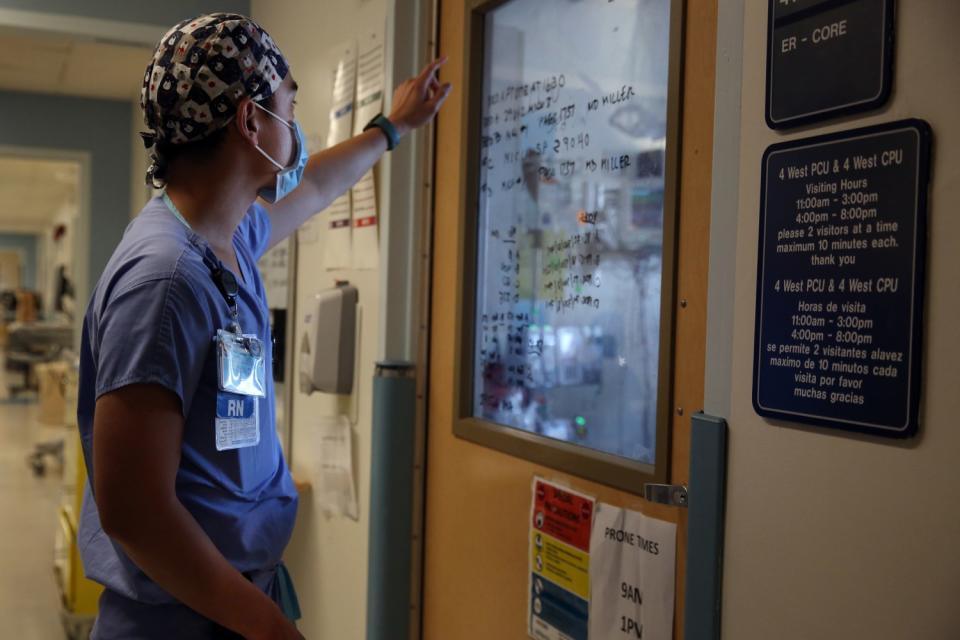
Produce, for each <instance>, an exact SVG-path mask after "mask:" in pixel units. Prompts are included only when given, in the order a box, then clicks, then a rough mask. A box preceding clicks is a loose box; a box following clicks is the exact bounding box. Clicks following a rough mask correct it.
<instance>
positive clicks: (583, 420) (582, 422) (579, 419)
mask: <svg viewBox="0 0 960 640" xmlns="http://www.w3.org/2000/svg"><path fill="white" fill-rule="evenodd" d="M575 422H576V423H577V426H578V427H583V426H585V425H586V424H587V420H586V418H584V417H583V416H577V418H576V420H575Z"/></svg>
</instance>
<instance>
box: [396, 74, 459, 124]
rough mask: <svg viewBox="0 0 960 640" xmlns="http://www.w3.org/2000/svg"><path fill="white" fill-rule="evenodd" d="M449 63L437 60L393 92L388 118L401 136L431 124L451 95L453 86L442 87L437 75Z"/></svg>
mask: <svg viewBox="0 0 960 640" xmlns="http://www.w3.org/2000/svg"><path fill="white" fill-rule="evenodd" d="M446 61H447V58H446V56H444V57H443V58H438V59H437V60H434V61H433V62H431V63H430V64H428V65H427V66H426V67H424V68H423V71H421V72H420V73H419V74H418V75H417V76H415V77H413V78H409V79H408V80H406V81H404V82H403V83H402V84H401V85H400V86H399V87H397V88H396V90H395V91H394V92H393V109H392V110H391V111H390V115H389V116H388V118H389V119H390V122H392V123H393V126H394V127H396V129H397V132H398V133H399V134H400V135H401V136H403V135H405V134H407V133H409V132H411V131H413V130H414V129H416V128H418V127H421V126H423V125H425V124H426V123H428V122H430V120H432V119H433V117H434V116H435V115H436V114H437V111H439V110H440V107H441V106H442V105H443V101H444V100H446V99H447V96H448V95H450V89H451V86H452V85H451V84H450V83H449V82H446V83H444V84H440V81H439V80H438V79H437V72H438V71H439V70H440V67H441V66H443V64H444V63H445V62H446Z"/></svg>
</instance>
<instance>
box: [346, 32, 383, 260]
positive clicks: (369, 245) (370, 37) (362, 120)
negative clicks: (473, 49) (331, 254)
mask: <svg viewBox="0 0 960 640" xmlns="http://www.w3.org/2000/svg"><path fill="white" fill-rule="evenodd" d="M359 47H360V50H359V55H358V63H357V101H356V104H357V114H356V117H355V118H354V122H353V132H354V134H359V133H360V132H361V131H362V130H363V127H364V126H365V125H366V124H367V123H368V122H369V121H370V120H372V119H373V117H374V116H376V115H377V114H378V113H380V111H381V110H382V109H383V92H384V88H385V82H386V76H385V73H384V30H383V28H381V29H379V30H377V31H370V32H367V33H365V34H363V35H362V36H361V37H360V45H359ZM351 191H352V192H353V216H352V217H353V266H354V268H356V269H375V268H376V267H377V265H378V264H379V262H380V256H379V253H380V249H379V242H378V236H379V230H378V228H379V225H378V216H377V190H376V183H375V182H374V179H373V171H372V170H371V171H368V172H367V173H366V174H365V175H364V176H363V177H362V178H360V181H359V182H358V183H357V184H356V185H354V187H353V189H352V190H351Z"/></svg>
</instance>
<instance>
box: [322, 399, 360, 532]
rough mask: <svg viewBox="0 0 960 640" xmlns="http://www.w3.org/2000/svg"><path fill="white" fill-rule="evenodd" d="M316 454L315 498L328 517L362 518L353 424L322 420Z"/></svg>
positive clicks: (344, 419) (331, 418) (342, 419)
mask: <svg viewBox="0 0 960 640" xmlns="http://www.w3.org/2000/svg"><path fill="white" fill-rule="evenodd" d="M315 433H316V436H315V446H314V451H315V452H317V453H318V454H319V455H318V458H317V462H316V465H315V469H314V476H315V477H314V482H313V485H314V488H315V491H314V496H315V499H316V500H317V502H318V506H319V507H320V508H321V509H322V510H323V512H324V513H325V514H327V515H341V516H346V517H348V518H350V519H352V520H356V519H358V517H359V511H360V510H359V507H358V505H357V489H356V485H355V484H354V480H353V447H352V441H351V437H352V434H351V430H350V421H349V420H348V419H347V417H346V416H343V415H340V416H329V417H325V418H320V420H319V422H318V423H317V426H316V432H315Z"/></svg>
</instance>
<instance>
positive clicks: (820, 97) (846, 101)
mask: <svg viewBox="0 0 960 640" xmlns="http://www.w3.org/2000/svg"><path fill="white" fill-rule="evenodd" d="M769 20H770V23H769V26H768V29H767V113H766V115H767V124H768V125H769V126H770V127H772V128H774V129H781V128H785V127H793V126H797V125H800V124H805V123H809V122H813V121H816V120H823V119H826V118H832V117H835V116H838V115H841V114H844V113H852V112H856V111H865V110H868V109H874V108H876V107H879V106H881V105H882V104H883V103H884V102H886V101H887V98H888V97H889V96H890V84H891V78H892V66H893V21H894V5H893V0H770V11H769Z"/></svg>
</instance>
